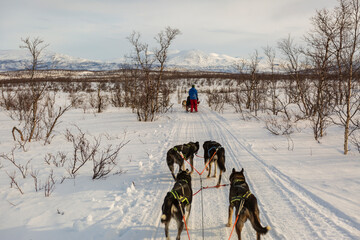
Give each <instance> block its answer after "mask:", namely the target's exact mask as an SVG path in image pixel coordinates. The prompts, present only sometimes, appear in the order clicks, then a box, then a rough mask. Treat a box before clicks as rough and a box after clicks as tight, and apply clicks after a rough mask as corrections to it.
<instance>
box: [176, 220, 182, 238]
mask: <svg viewBox="0 0 360 240" xmlns="http://www.w3.org/2000/svg"><path fill="white" fill-rule="evenodd" d="M176 222H177V227H178V233H177V236H176V240H180V236H181V232H182V230H183V229H184V223H183V221H182V217H181V214H180V215H177V216H176Z"/></svg>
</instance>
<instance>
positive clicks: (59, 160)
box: [44, 152, 67, 167]
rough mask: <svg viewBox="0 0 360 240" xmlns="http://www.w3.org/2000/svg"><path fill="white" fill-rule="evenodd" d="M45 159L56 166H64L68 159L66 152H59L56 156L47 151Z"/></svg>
mask: <svg viewBox="0 0 360 240" xmlns="http://www.w3.org/2000/svg"><path fill="white" fill-rule="evenodd" d="M44 161H45V163H47V164H48V165H51V164H53V165H54V166H55V167H64V165H65V163H66V161H67V159H66V154H65V153H63V152H57V154H56V155H55V156H54V155H53V154H51V153H47V154H46V155H45V157H44Z"/></svg>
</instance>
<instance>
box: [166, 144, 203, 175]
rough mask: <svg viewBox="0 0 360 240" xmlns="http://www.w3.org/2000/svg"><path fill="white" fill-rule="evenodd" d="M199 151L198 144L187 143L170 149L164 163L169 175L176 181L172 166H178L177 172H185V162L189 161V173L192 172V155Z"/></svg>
mask: <svg viewBox="0 0 360 240" xmlns="http://www.w3.org/2000/svg"><path fill="white" fill-rule="evenodd" d="M198 151H199V142H195V143H194V142H189V143H187V144H183V145H177V146H175V147H173V148H171V149H170V150H169V151H168V152H167V156H166V163H167V165H168V167H169V169H170V172H171V175H172V176H173V178H174V179H175V180H176V177H175V174H174V164H175V163H176V164H178V165H179V171H180V170H181V169H182V170H185V160H184V159H186V160H190V164H191V173H192V172H193V171H194V169H193V166H194V155H195V154H197V152H198Z"/></svg>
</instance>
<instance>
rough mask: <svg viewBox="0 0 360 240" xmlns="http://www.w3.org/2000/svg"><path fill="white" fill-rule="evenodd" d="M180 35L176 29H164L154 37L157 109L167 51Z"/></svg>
mask: <svg viewBox="0 0 360 240" xmlns="http://www.w3.org/2000/svg"><path fill="white" fill-rule="evenodd" d="M179 34H181V32H180V30H179V29H177V28H171V27H169V26H168V27H166V28H165V30H164V31H161V32H160V33H158V35H157V36H156V37H155V40H156V42H157V43H158V45H159V46H158V47H157V48H156V49H155V51H154V54H155V58H156V60H157V62H158V63H159V65H160V66H159V73H158V77H157V83H156V94H155V96H156V99H155V102H156V105H157V106H156V108H159V106H158V105H159V91H160V89H161V87H160V84H161V80H162V76H163V72H164V69H165V63H166V61H167V59H168V51H169V48H170V46H171V43H172V42H173V41H174V40H175V38H176V36H177V35H179Z"/></svg>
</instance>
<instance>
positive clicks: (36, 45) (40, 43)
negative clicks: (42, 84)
mask: <svg viewBox="0 0 360 240" xmlns="http://www.w3.org/2000/svg"><path fill="white" fill-rule="evenodd" d="M21 41H22V45H20V48H23V49H26V50H28V51H29V53H30V54H31V64H30V66H29V67H27V68H28V70H29V71H30V78H31V79H33V78H34V75H35V71H36V70H37V69H38V67H39V63H40V54H41V53H42V51H43V50H44V49H45V48H47V47H48V46H49V44H46V43H45V42H44V40H42V39H41V38H40V37H35V38H33V39H30V37H26V38H21Z"/></svg>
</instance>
